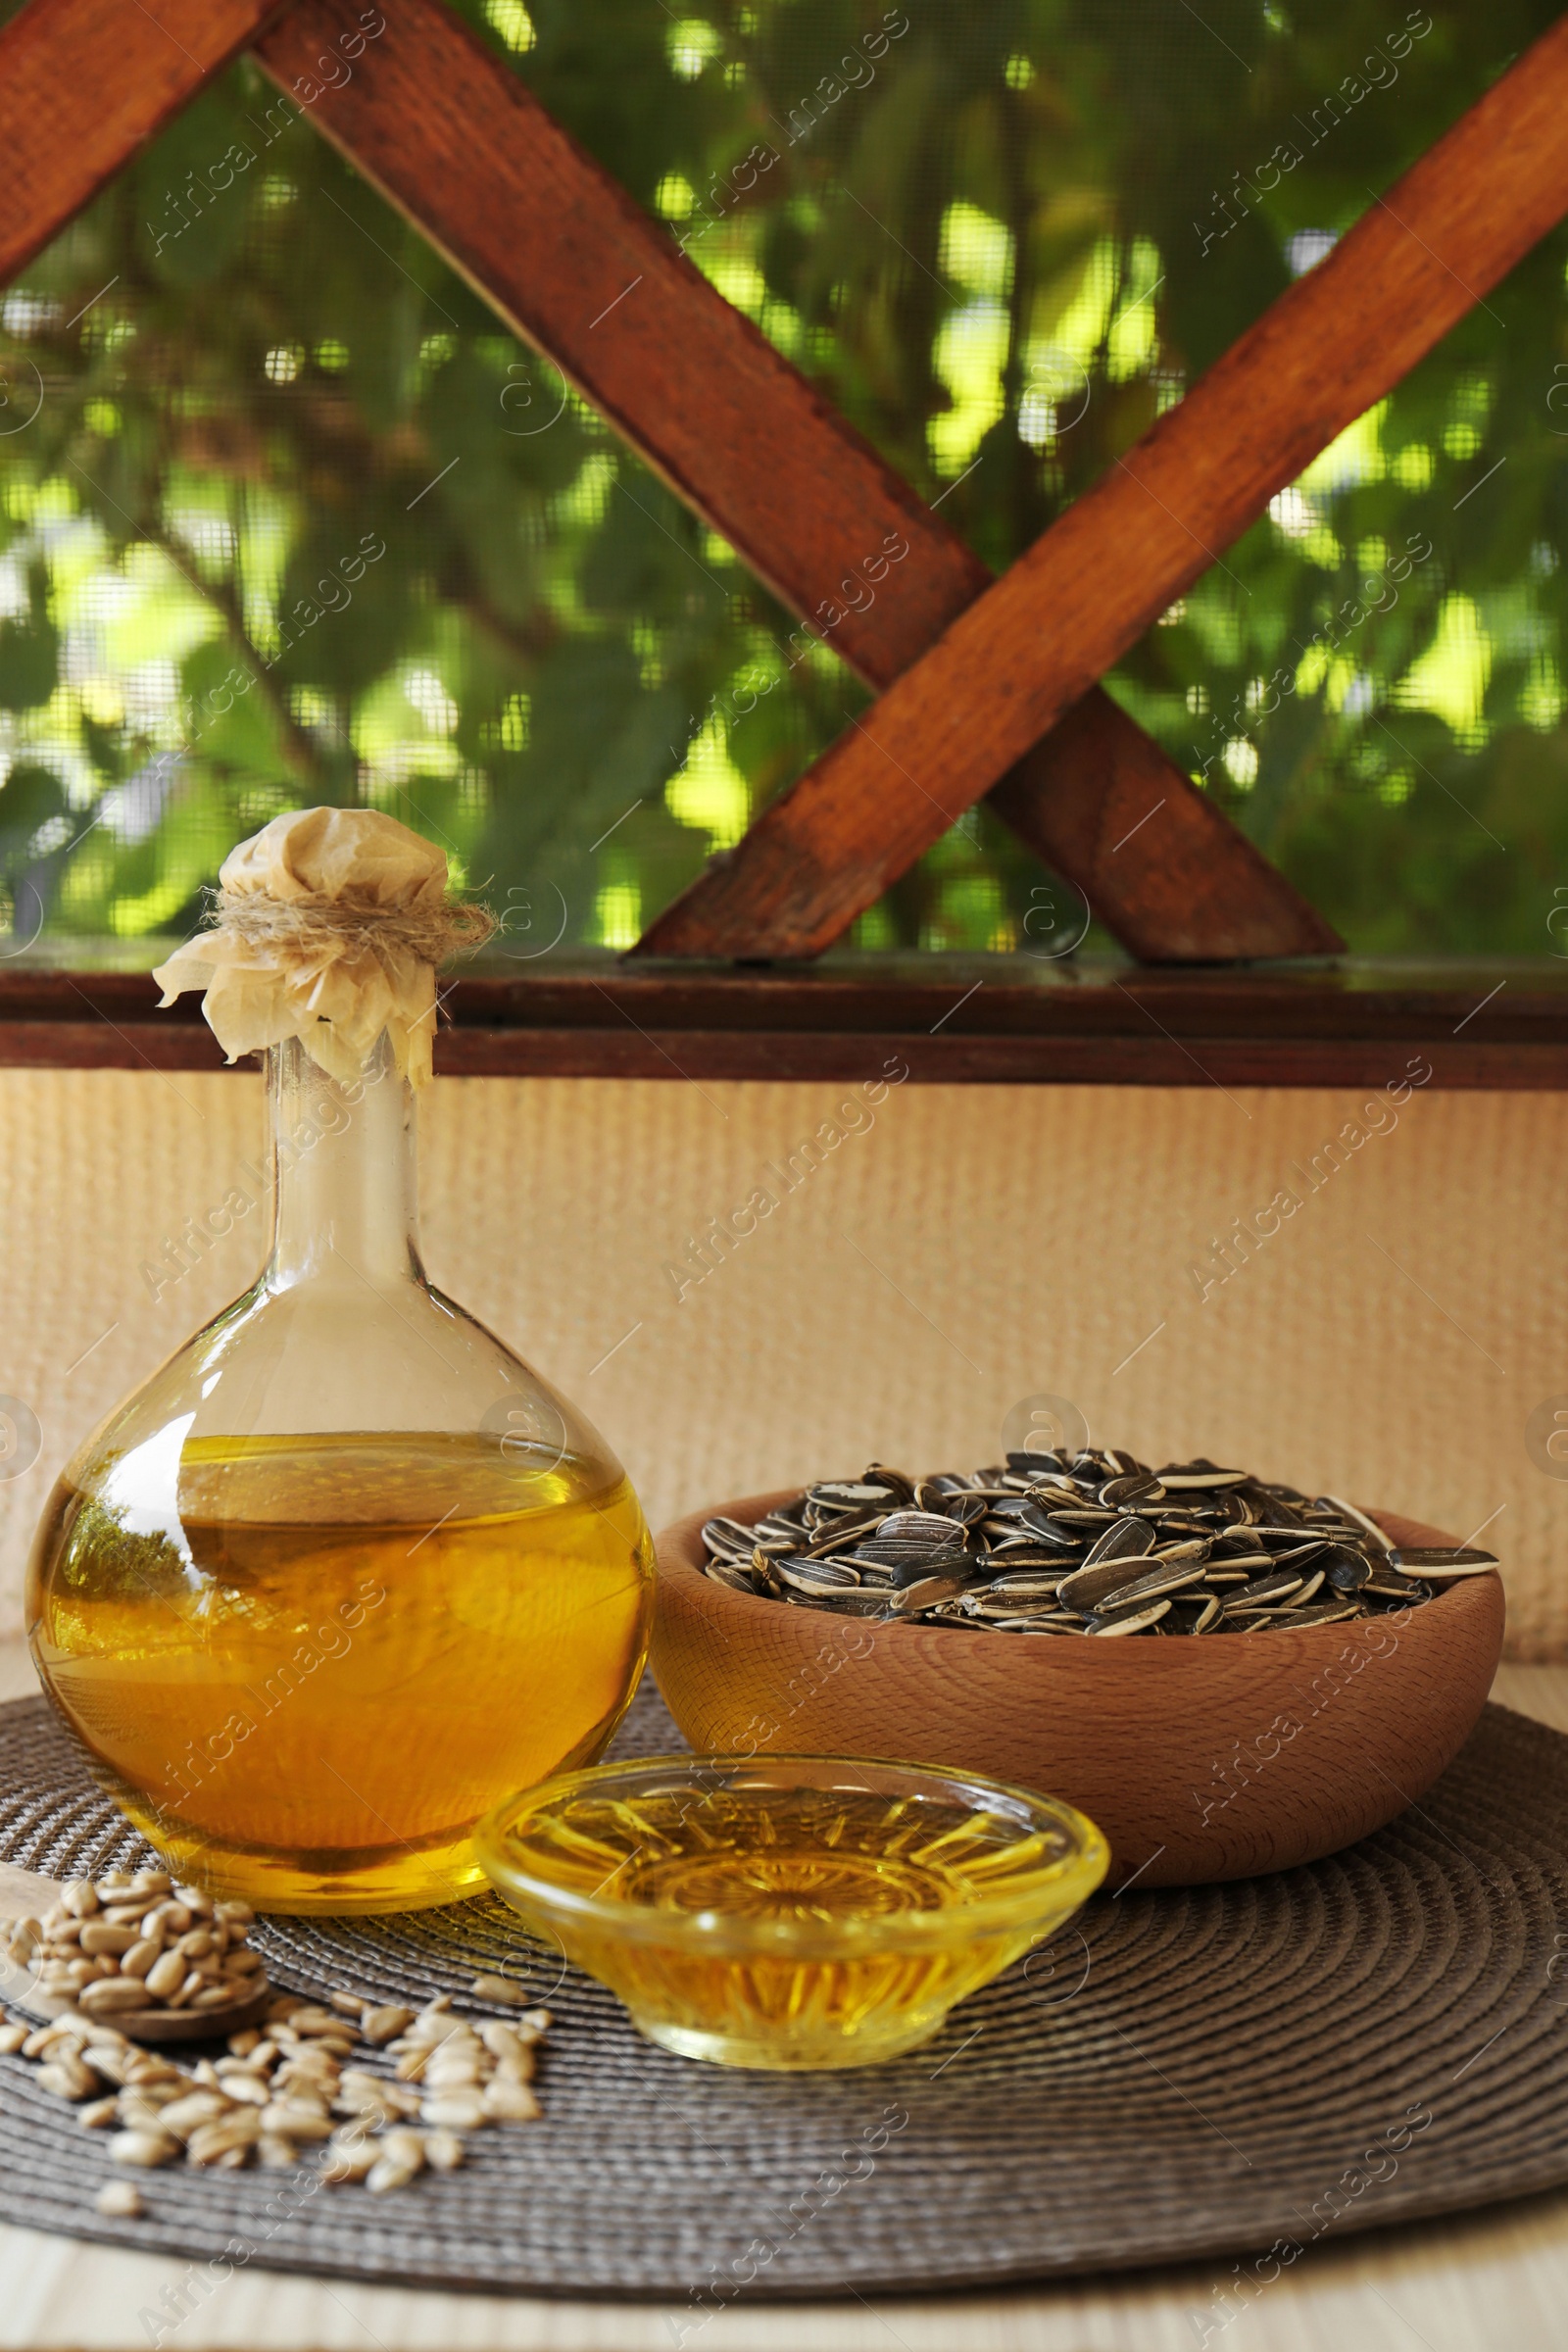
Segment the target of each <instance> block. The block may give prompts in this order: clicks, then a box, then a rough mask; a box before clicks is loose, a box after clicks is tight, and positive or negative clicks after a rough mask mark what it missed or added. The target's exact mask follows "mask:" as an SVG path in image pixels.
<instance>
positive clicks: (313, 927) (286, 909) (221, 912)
mask: <svg viewBox="0 0 1568 2352" xmlns="http://www.w3.org/2000/svg"><path fill="white" fill-rule="evenodd" d="M209 909H210V911H209V922H208V928H209V931H211V932H218V933H226V934H227V936H228V937H229V938H231V939H239V940H243V941H244V943H245V944H246V946H247V947H253V948H273V949H278V950H281V951H282V954H283V960H285V961H290V962H292V961H295V960H299V961H304V960H306V959H308V958H309V957H311V956H312V955H313V954H320V953H325V954H327V955H331V954H332V953H333V952H334V951H339V952H340V951H341V949H343V948H345V947H346V948H348V949H350V950H351V951H352V950H359V951H368V953H370V954H371V955H373V956H375V957H376V959H377V960H378V961H379V962H380V963H382V964H383V965H384V964H387V963H390V962H394V961H397V960H400V959H402V958H405V957H406V958H408V959H410V960H412V961H415V962H417V963H427V964H430V965H431V966H432V967H435V968H439V966H440V965H441V964H443V963H445V962H446V961H448V959H449V958H450V957H452V956H463V955H472V954H473V953H474V952H475V951H476V950H477V949H479V948H482V947H483V946H484V944H485V942H486V941H487V940H488V939H490V938H491V937H492V936H493V935H494V932H495V929H496V919H495V916H494V915H493V914H492V913H491V912H490V909H489V908H488V907H480V906H473V905H469V904H468V903H466V902H465V901H463V900H459V899H441V900H438V901H436V902H435V903H434V904H433V905H429V906H423V907H377V906H371V905H368V904H364V903H359V904H357V903H356V902H355V901H354V900H352V899H331V900H324V899H293V900H283V899H274V898H271V897H270V896H269V895H268V894H267V893H266V892H265V891H253V890H216V891H213V892H212V893H210V895H209Z"/></svg>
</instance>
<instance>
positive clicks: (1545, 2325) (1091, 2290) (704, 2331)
mask: <svg viewBox="0 0 1568 2352" xmlns="http://www.w3.org/2000/svg"><path fill="white" fill-rule="evenodd" d="M31 1687H32V1682H31V1675H30V1672H29V1670H28V1668H27V1664H26V1661H25V1657H23V1656H21V1655H20V1654H19V1653H18V1652H17V1650H16V1649H15V1647H14V1646H10V1647H8V1646H0V1698H10V1697H16V1696H19V1695H21V1694H22V1693H23V1692H24V1691H27V1690H29V1689H30V1688H31ZM1494 1696H1495V1697H1496V1698H1497V1699H1499V1700H1500V1701H1501V1702H1502V1703H1503V1704H1504V1705H1506V1706H1511V1707H1517V1708H1519V1709H1520V1710H1521V1711H1523V1712H1524V1713H1527V1714H1531V1715H1535V1716H1539V1717H1540V1719H1541V1720H1542V1721H1543V1722H1544V1723H1549V1724H1552V1725H1553V1726H1555V1728H1556V1729H1558V1730H1559V1731H1563V1732H1568V1666H1504V1667H1502V1668H1501V1669H1500V1670H1499V1673H1498V1676H1497V1681H1496V1684H1495V1690H1494ZM24 2219H25V2217H23V2216H16V2217H13V2216H7V2217H6V2218H5V2220H4V2221H3V2222H0V2347H17V2348H19V2352H21V2348H24V2347H25V2352H68V2348H70V2352H139V2348H140V2347H143V2346H146V2345H165V2346H172V2347H174V2348H175V2352H219V2348H221V2347H231V2348H232V2352H327V2347H331V2348H332V2352H337V2348H338V2347H343V2348H344V2352H366V2348H370V2352H468V2348H469V2347H472V2348H473V2352H672V2347H679V2345H680V2344H681V2341H682V2339H681V2336H680V2334H679V2333H678V2327H679V2323H680V2322H681V2321H682V2319H683V2318H686V2317H687V2316H688V2315H686V2314H685V2313H683V2312H682V2311H681V2310H680V2309H679V2308H677V2307H674V2306H662V2305H658V2304H646V2303H639V2304H613V2303H576V2302H564V2301H560V2300H555V2299H552V2300H548V2301H547V2300H539V2301H532V2300H530V2299H528V2298H526V2297H524V2296H507V2297H498V2296H493V2295H449V2294H430V2293H422V2292H416V2291H413V2290H410V2289H406V2288H402V2287H367V2286H359V2285H355V2284H353V2283H352V2282H350V2281H348V2280H346V2279H344V2280H338V2279H333V2280H322V2279H319V2278H299V2277H295V2276H291V2275H288V2274H285V2273H281V2272H266V2271H253V2272H250V2273H239V2274H236V2275H235V2276H233V2277H232V2278H228V2279H226V2280H224V2281H223V2282H222V2283H221V2284H220V2285H217V2286H216V2287H215V2286H212V2285H211V2283H210V2282H209V2281H207V2280H206V2279H205V2278H204V2279H203V2285H204V2287H206V2288H207V2291H206V2293H205V2294H204V2295H201V2294H196V2293H193V2292H191V2291H190V2290H189V2289H188V2288H187V2289H186V2290H185V2292H184V2293H183V2295H182V2293H181V2288H182V2283H183V2282H184V2281H185V2280H186V2279H187V2278H188V2277H189V2276H190V2275H191V2273H192V2272H193V2270H194V2269H195V2266H193V2265H190V2264H187V2263H184V2262H181V2261H178V2260H176V2259H175V2258H174V2257H173V2256H172V2255H163V2254H145V2255H144V2254H123V2253H119V2252H114V2251H111V2250H109V2249H108V2248H105V2247H102V2246H91V2245H83V2244H81V2243H79V2242H78V2241H77V2240H75V2239H72V2238H64V2237H51V2236H46V2235H44V2234H43V2233H41V2232H39V2231H36V2230H29V2229H25V2227H21V2226H20V2224H21V2223H22V2221H23V2220H24ZM1230 2267H1231V2266H1230V2265H1229V2264H1227V2263H1202V2264H1199V2265H1195V2266H1194V2267H1193V2268H1191V2269H1181V2270H1163V2271H1140V2272H1135V2273H1130V2274H1129V2275H1128V2276H1127V2277H1126V2278H1116V2277H1114V2276H1110V2277H1104V2278H1096V2279H1093V2280H1086V2281H1075V2282H1073V2283H1070V2284H1067V2285H1063V2286H1054V2287H1048V2288H1039V2287H1030V2288H1024V2289H1020V2290H1018V2291H1015V2292H1009V2293H1002V2294H989V2295H966V2296H961V2297H957V2296H955V2297H945V2296H932V2295H928V2296H923V2297H921V2298H919V2299H917V2300H908V2301H904V2300H901V2299H899V2298H898V2297H896V2296H887V2297H881V2296H879V2297H877V2298H876V2299H875V2300H874V2301H865V2300H857V2301H853V2302H849V2303H830V2304H793V2305H776V2304H775V2305H768V2304H764V2303H758V2304H752V2305H748V2304H746V2303H744V2302H743V2303H741V2304H740V2305H738V2306H735V2307H733V2308H732V2309H731V2310H730V2311H728V2312H726V2313H725V2314H723V2315H722V2316H721V2317H718V2318H715V2319H713V2320H711V2322H710V2323H709V2324H708V2325H707V2326H706V2327H702V2328H701V2329H700V2330H695V2331H692V2332H690V2333H688V2334H687V2335H686V2337H685V2339H684V2340H685V2344H686V2346H687V2347H688V2352H1195V2347H1199V2346H1201V2345H1202V2344H1203V2343H1205V2342H1207V2343H1208V2344H1209V2345H1211V2346H1222V2347H1223V2352H1420V2348H1421V2347H1422V2346H1423V2345H1424V2346H1425V2347H1426V2352H1490V2348H1491V2347H1493V2346H1496V2347H1497V2348H1498V2352H1536V2348H1537V2347H1540V2348H1541V2352H1548V2348H1549V2352H1556V2348H1557V2347H1558V2346H1560V2345H1561V2344H1562V2343H1563V2342H1564V2340H1565V2338H1568V2318H1565V2316H1564V2314H1565V2310H1568V2190H1564V2191H1561V2192H1558V2193H1553V2194H1552V2195H1549V2196H1543V2197H1533V2198H1530V2199H1527V2200H1525V2201H1523V2202H1520V2203H1516V2204H1511V2205H1501V2206H1494V2207H1492V2208H1491V2209H1490V2210H1488V2211H1486V2212H1483V2213H1480V2214H1477V2215H1476V2216H1475V2217H1474V2218H1473V2219H1465V2218H1462V2217H1461V2218H1452V2217H1450V2218H1449V2219H1447V2220H1445V2221H1440V2222H1434V2223H1431V2224H1424V2225H1418V2226H1414V2227H1406V2228H1403V2229H1391V2230H1383V2231H1373V2232H1368V2233H1367V2234H1365V2235H1363V2236H1355V2237H1349V2238H1346V2239H1344V2240H1343V2241H1341V2242H1340V2243H1338V2244H1332V2243H1330V2244H1326V2245H1322V2246H1319V2247H1316V2248H1314V2249H1312V2250H1311V2251H1310V2252H1309V2253H1308V2254H1307V2255H1306V2256H1305V2257H1303V2259H1302V2260H1301V2262H1300V2263H1299V2266H1298V2267H1297V2268H1295V2269H1293V2270H1289V2271H1286V2272H1285V2273H1283V2274H1282V2276H1281V2277H1280V2278H1278V2280H1276V2281H1275V2282H1274V2283H1273V2284H1272V2285H1270V2286H1269V2287H1268V2288H1267V2289H1266V2290H1265V2291H1264V2292H1263V2293H1262V2294H1261V2295H1260V2297H1259V2299H1258V2301H1257V2302H1256V2303H1255V2304H1254V2305H1252V2306H1251V2307H1250V2308H1249V2309H1247V2310H1245V2311H1243V2312H1241V2313H1239V2314H1238V2315H1237V2316H1236V2318H1235V2319H1234V2320H1233V2321H1232V2324H1231V2325H1230V2326H1229V2327H1225V2328H1224V2329H1223V2330H1222V2329H1220V2328H1219V2327H1217V2326H1216V2325H1215V2324H1214V2321H1213V2319H1212V2316H1211V2315H1212V2312H1213V2308H1214V2306H1213V2296H1214V2290H1215V2289H1220V2290H1221V2291H1223V2289H1224V2286H1225V2283H1226V2280H1227V2279H1228V2278H1229V2276H1230ZM166 2297H167V2298H168V2300H167V2301H166ZM182 2309H183V2311H184V2313H185V2316H184V2317H183V2318H180V2317H178V2316H177V2315H178V2314H179V2312H180V2311H181V2310H182ZM1205 2328H1206V2330H1207V2332H1206V2334H1205Z"/></svg>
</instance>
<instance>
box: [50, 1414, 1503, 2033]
mask: <svg viewBox="0 0 1568 2352" xmlns="http://www.w3.org/2000/svg"><path fill="white" fill-rule="evenodd" d="M704 1536H705V1552H706V1558H705V1562H704V1565H705V1570H706V1573H707V1574H708V1575H709V1576H710V1577H711V1579H712V1580H713V1582H714V1583H715V1584H717V1585H721V1586H724V1587H726V1588H728V1589H729V1590H731V1591H733V1592H737V1593H745V1594H750V1595H755V1596H757V1597H758V1598H760V1599H764V1600H773V1601H776V1602H777V1601H782V1602H783V1603H784V1604H785V1605H787V1606H789V1607H791V1608H815V1609H824V1610H826V1611H828V1612H829V1613H830V1614H836V1615H839V1616H854V1617H864V1618H873V1619H874V1618H888V1617H896V1618H899V1619H902V1620H903V1621H905V1622H906V1623H918V1624H923V1625H945V1626H952V1627H956V1628H958V1629H960V1630H967V1631H968V1632H970V1633H1001V1634H1028V1635H1036V1636H1038V1635H1041V1634H1054V1635H1063V1634H1076V1635H1082V1634H1085V1633H1090V1634H1094V1635H1098V1636H1101V1637H1103V1636H1106V1635H1112V1634H1114V1635H1116V1636H1118V1637H1125V1636H1127V1635H1134V1636H1137V1637H1140V1638H1149V1637H1155V1636H1164V1637H1168V1636H1171V1635H1177V1636H1189V1637H1190V1636H1192V1635H1195V1634H1200V1635H1203V1634H1207V1635H1212V1634H1225V1633H1232V1634H1234V1633H1264V1634H1266V1633H1269V1632H1272V1631H1276V1630H1279V1631H1289V1630H1290V1629H1292V1628H1293V1627H1299V1628H1309V1627H1315V1626H1319V1625H1336V1624H1340V1623H1342V1622H1345V1621H1346V1620H1348V1619H1351V1618H1356V1617H1375V1616H1380V1615H1384V1614H1387V1613H1388V1612H1389V1611H1390V1610H1397V1609H1399V1608H1408V1607H1415V1606H1419V1605H1421V1604H1423V1603H1425V1602H1428V1601H1430V1600H1432V1599H1433V1598H1434V1597H1435V1596H1436V1595H1438V1594H1440V1593H1442V1592H1443V1591H1444V1590H1446V1587H1447V1586H1449V1585H1451V1584H1454V1583H1457V1582H1458V1581H1459V1580H1460V1579H1462V1578H1465V1577H1468V1576H1479V1575H1485V1574H1488V1573H1490V1572H1491V1571H1492V1570H1493V1569H1494V1568H1495V1565H1496V1562H1495V1559H1494V1557H1493V1555H1492V1554H1491V1553H1490V1552H1485V1551H1481V1550H1479V1549H1477V1548H1476V1547H1475V1546H1473V1545H1468V1544H1452V1545H1426V1546H1409V1547H1404V1548H1401V1547H1399V1546H1398V1545H1397V1544H1395V1543H1394V1540H1393V1539H1392V1537H1390V1536H1389V1535H1388V1534H1387V1532H1386V1531H1385V1530H1384V1529H1382V1528H1380V1527H1379V1526H1378V1524H1377V1522H1376V1521H1375V1520H1374V1519H1373V1518H1372V1517H1371V1515H1370V1514H1369V1513H1368V1512H1365V1511H1363V1510H1362V1509H1361V1508H1360V1506H1359V1505H1358V1504H1354V1503H1350V1502H1348V1501H1347V1500H1346V1499H1345V1498H1344V1497H1343V1496H1340V1495H1305V1494H1302V1493H1300V1492H1299V1490H1298V1489H1296V1488H1294V1487H1288V1486H1284V1485H1280V1484H1277V1483H1273V1482H1270V1481H1268V1480H1266V1479H1261V1478H1257V1477H1255V1476H1254V1475H1253V1474H1252V1473H1251V1472H1250V1471H1247V1470H1241V1469H1236V1468H1233V1467H1230V1466H1228V1465H1222V1464H1219V1463H1215V1462H1209V1461H1205V1460H1202V1459H1197V1460H1194V1461H1189V1462H1180V1463H1170V1464H1167V1465H1165V1466H1164V1467H1163V1468H1154V1467H1152V1465H1150V1464H1148V1463H1146V1462H1142V1461H1140V1460H1139V1459H1138V1457H1137V1456H1136V1455H1135V1454H1133V1453H1131V1452H1129V1451H1127V1450H1125V1449H1119V1448H1115V1447H1110V1446H1086V1447H1084V1448H1083V1449H1082V1450H1081V1451H1079V1452H1078V1453H1075V1454H1072V1455H1071V1456H1068V1455H1065V1454H1059V1453H1053V1452H1050V1451H1047V1450H1036V1451H1015V1452H1013V1453H1011V1454H1009V1455H1008V1457H1007V1459H1006V1461H1005V1463H1001V1464H995V1465H990V1466H987V1467H983V1468H981V1469H978V1470H975V1471H967V1472H965V1471H938V1472H935V1473H933V1474H931V1475H929V1476H927V1477H923V1478H917V1479H916V1478H909V1477H907V1475H906V1474H905V1473H904V1472H902V1471H896V1470H890V1469H887V1468H885V1467H884V1466H883V1465H881V1464H879V1463H873V1464H872V1465H871V1466H870V1467H869V1468H868V1469H867V1470H866V1472H865V1474H864V1476H863V1477H862V1478H859V1479H824V1480H821V1481H819V1482H818V1483H817V1484H816V1485H815V1486H813V1487H808V1488H807V1489H806V1490H805V1492H804V1493H803V1494H801V1495H797V1496H796V1497H795V1498H794V1500H793V1501H790V1502H787V1503H784V1504H782V1505H781V1506H780V1507H779V1508H777V1509H776V1510H773V1511H770V1512H769V1513H768V1514H767V1516H766V1517H765V1518H764V1519H762V1520H760V1522H759V1523H758V1525H757V1526H756V1527H755V1528H747V1527H744V1526H743V1525H742V1524H741V1523H740V1522H739V1521H738V1520H733V1519H722V1518H720V1519H713V1520H710V1521H709V1523H708V1525H707V1527H706V1528H705V1530H704ZM1156 1603H1163V1604H1167V1605H1163V1606H1156V1605H1155V1604H1156ZM116 1908H117V1910H118V1906H116ZM82 1932H83V1931H82V1929H81V1927H80V1924H79V1923H77V1933H78V1935H79V1934H81V1933H82ZM68 1951H69V1939H68V1943H66V1944H62V1946H61V1954H60V1965H61V1966H62V1967H65V1966H67V1965H69V1961H68ZM84 1964H86V1956H85V1955H82V1956H81V1957H79V1958H78V1960H77V1961H76V1965H77V1966H78V1967H80V1966H82V1965H84ZM400 2071H401V2062H400ZM415 2071H417V2069H416V2070H415Z"/></svg>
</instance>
